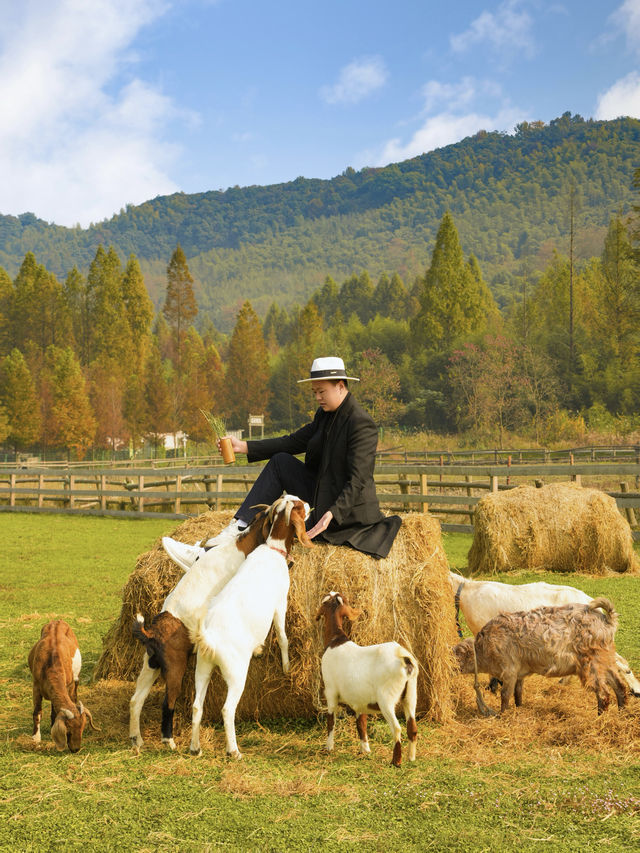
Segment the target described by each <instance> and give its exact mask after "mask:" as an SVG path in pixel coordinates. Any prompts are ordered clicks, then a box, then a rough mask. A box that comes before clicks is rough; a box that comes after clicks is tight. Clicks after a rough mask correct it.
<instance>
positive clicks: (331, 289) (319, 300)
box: [311, 275, 340, 329]
mask: <svg viewBox="0 0 640 853" xmlns="http://www.w3.org/2000/svg"><path fill="white" fill-rule="evenodd" d="M311 299H312V301H313V302H315V304H316V307H317V309H318V311H319V312H320V315H321V317H322V321H323V326H324V327H325V329H326V328H327V326H329V325H330V324H331V321H332V320H333V316H334V314H335V313H336V311H337V310H338V307H339V305H340V294H339V291H338V285H337V284H336V283H335V281H334V280H333V279H332V278H331V276H330V275H328V276H327V277H326V278H325V280H324V284H323V285H322V287H321V288H320V290H316V292H315V293H314V294H313V296H312V297H311Z"/></svg>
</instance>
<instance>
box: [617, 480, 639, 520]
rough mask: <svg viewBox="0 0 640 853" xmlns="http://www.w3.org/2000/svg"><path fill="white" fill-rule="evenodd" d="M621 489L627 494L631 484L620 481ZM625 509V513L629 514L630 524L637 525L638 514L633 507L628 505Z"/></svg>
mask: <svg viewBox="0 0 640 853" xmlns="http://www.w3.org/2000/svg"><path fill="white" fill-rule="evenodd" d="M620 491H621V492H624V493H625V494H626V493H627V492H628V491H629V486H628V485H627V483H620ZM624 511H625V515H626V516H627V521H628V522H629V524H630V526H631V527H635V526H636V524H637V521H636V514H635V512H634V511H633V507H632V506H627V507H625V508H624Z"/></svg>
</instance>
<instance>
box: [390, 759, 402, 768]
mask: <svg viewBox="0 0 640 853" xmlns="http://www.w3.org/2000/svg"><path fill="white" fill-rule="evenodd" d="M391 766H392V767H397V768H398V769H400V768H401V767H402V764H401V762H400V761H392V762H391Z"/></svg>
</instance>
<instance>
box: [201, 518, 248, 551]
mask: <svg viewBox="0 0 640 853" xmlns="http://www.w3.org/2000/svg"><path fill="white" fill-rule="evenodd" d="M246 529H247V525H246V524H245V523H244V521H238V519H237V518H232V519H231V521H230V522H229V524H227V526H226V527H224V528H223V529H222V530H221V531H220V533H218V535H217V536H212V537H211V539H207V541H206V542H205V543H204V546H205V547H206V548H213V547H215V546H216V545H224V544H225V543H226V542H233V541H235V540H236V539H237V538H238V536H240V534H241V533H242V531H243V530H246Z"/></svg>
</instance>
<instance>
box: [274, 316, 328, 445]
mask: <svg viewBox="0 0 640 853" xmlns="http://www.w3.org/2000/svg"><path fill="white" fill-rule="evenodd" d="M322 341H323V334H322V318H321V317H320V314H319V313H318V309H317V308H316V305H315V302H309V303H308V304H307V305H306V306H305V307H304V308H303V309H302V311H300V312H299V313H298V314H297V316H296V318H295V320H294V321H292V324H291V340H290V341H289V343H288V344H287V346H286V347H285V348H284V350H283V351H282V352H281V354H280V358H279V359H278V361H277V363H276V365H275V366H274V369H273V371H272V375H271V391H272V394H271V405H270V407H269V411H270V414H271V418H272V420H274V421H276V422H277V423H282V424H287V425H288V426H289V428H290V429H293V428H294V427H296V426H300V425H301V424H303V423H304V422H305V421H308V420H309V418H310V416H311V415H312V414H313V412H314V411H315V403H314V400H313V397H312V396H311V394H310V391H309V386H308V384H307V383H303V384H301V385H299V384H298V380H299V379H304V378H305V377H307V376H308V375H309V368H310V367H311V364H312V362H313V359H314V358H316V357H318V356H320V355H322V352H321V351H320V350H321V347H322Z"/></svg>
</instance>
